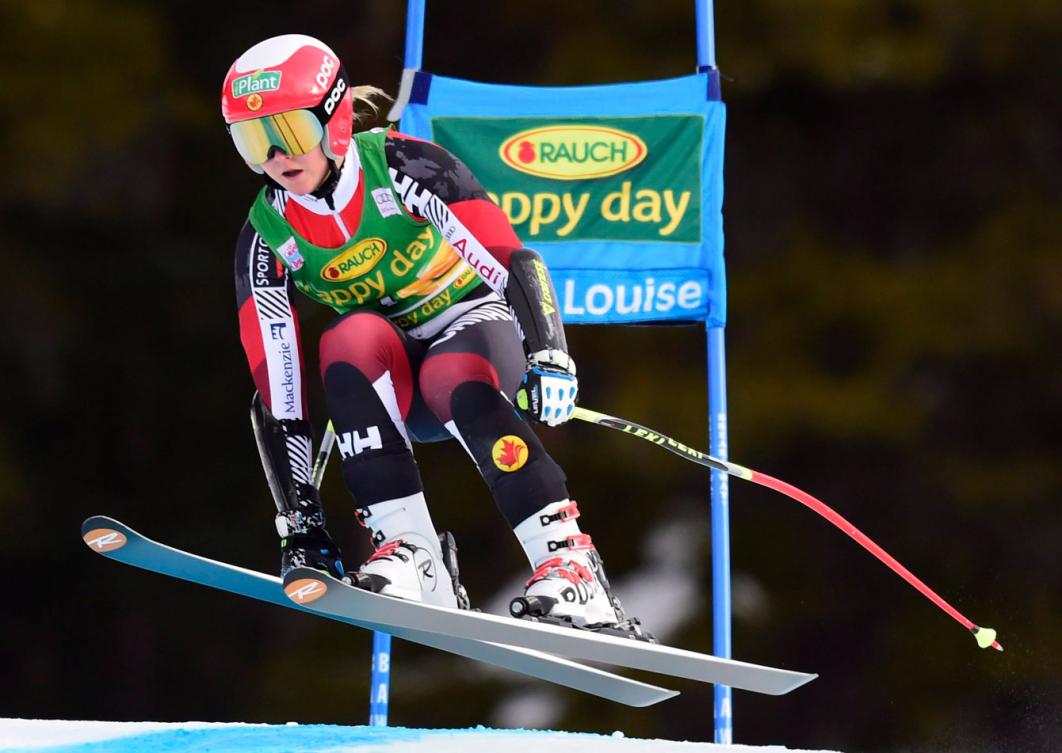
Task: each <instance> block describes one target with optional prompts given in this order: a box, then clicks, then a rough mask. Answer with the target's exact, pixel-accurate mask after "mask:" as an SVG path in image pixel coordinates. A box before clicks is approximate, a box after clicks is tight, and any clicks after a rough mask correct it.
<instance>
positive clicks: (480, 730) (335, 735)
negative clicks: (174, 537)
mask: <svg viewBox="0 0 1062 753" xmlns="http://www.w3.org/2000/svg"><path fill="white" fill-rule="evenodd" d="M532 745H533V746H534V747H535V748H536V749H539V748H542V749H546V750H549V751H550V753H666V752H667V751H676V752H678V753H827V752H825V751H818V752H814V751H790V750H789V749H788V748H783V747H780V746H774V745H771V746H757V747H753V746H748V745H712V744H709V743H690V742H675V741H670V740H640V739H633V738H626V737H624V736H623V733H621V732H615V733H613V734H612V735H590V734H581V733H572V732H549V731H538V730H495V729H488V728H486V727H477V728H475V729H459V730H419V729H407V728H403V727H340V726H332V725H323V724H311V725H299V724H294V723H289V724H286V725H270V724H224V723H213V722H185V723H180V724H168V723H157V722H95V721H60V720H47V719H0V751H3V752H4V753H14V751H33V753H176V752H177V751H182V752H183V751H210V753H236V752H237V751H240V752H243V751H255V753H289V751H294V750H297V751H300V753H383V752H384V751H386V753H421V752H422V751H423V752H427V751H430V752H431V753H494V752H495V751H498V750H511V751H514V752H515V751H522V750H528V749H530V748H531V746H532Z"/></svg>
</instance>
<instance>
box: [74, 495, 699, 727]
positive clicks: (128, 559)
mask: <svg viewBox="0 0 1062 753" xmlns="http://www.w3.org/2000/svg"><path fill="white" fill-rule="evenodd" d="M81 537H82V540H84V542H85V544H87V545H88V547H89V548H90V549H91V550H92V551H94V552H96V553H97V554H101V555H103V556H105V557H108V558H110V559H113V560H117V561H118V562H124V563H126V564H128V565H133V566H135V567H140V568H143V569H144V570H150V571H151V572H155V573H159V574H161V575H168V576H170V577H173V578H180V579H182V580H187V581H190V582H192V583H198V584H200V585H204V586H209V587H211V588H216V589H220V590H222V591H229V592H230V593H235V594H239V595H241V596H246V597H248V598H251V599H257V600H259V601H265V602H268V603H270V604H277V605H279V606H282V607H287V608H292V609H296V610H298V611H302V612H306V613H308V614H315V615H318V616H321V614H322V613H321V612H319V611H317V610H314V609H309V608H307V607H303V606H300V605H298V604H296V603H295V602H293V601H291V600H290V599H288V598H287V597H286V596H285V595H284V591H283V587H282V584H281V580H280V578H277V577H275V576H272V575H266V574H264V573H259V572H256V571H254V570H248V569H246V568H242V567H238V566H236V565H230V564H227V563H224V562H218V561H216V560H211V559H207V558H206V557H201V556H199V555H196V554H191V553H190V552H185V551H182V550H180V549H175V548H174V547H171V546H167V545H165V544H160V543H159V542H157V541H153V540H151V539H149V538H147V537H146V536H143V535H141V534H140V533H137V532H136V531H134V530H133V529H132V528H130V527H129V526H127V525H125V524H123V523H121V522H119V521H117V520H114V519H113V518H108V517H106V516H103V515H96V516H93V517H91V518H88V519H87V520H86V521H85V522H84V523H82V525H81ZM324 616H327V617H330V618H332V619H334V620H337V621H339V622H344V623H347V624H350V625H356V626H357V627H362V628H366V629H368V630H380V631H383V632H386V633H390V634H391V635H394V636H395V637H397V638H401V639H403V640H407V641H411V642H413V643H420V644H423V645H425V646H431V647H432V648H437V649H439V650H442V651H446V652H448V653H451V654H456V655H459V656H464V657H466V658H469V659H475V660H477V661H481V662H485V663H487V664H493V665H495V666H499V667H503V668H505V669H509V670H512V671H514V672H518V673H520V674H524V675H528V676H531V677H536V678H538V679H540V680H545V681H547V682H552V683H554V684H557V685H563V686H565V687H569V688H572V689H573V690H579V691H582V692H584V693H589V694H591V695H596V696H599V697H601V698H605V699H607V700H610V701H615V702H617V703H622V704H625V705H628V706H638V707H643V706H651V705H653V704H655V703H660V702H661V701H665V700H667V699H669V698H673V697H675V696H676V695H678V691H675V690H669V689H667V688H660V687H657V686H655V685H649V684H647V683H643V682H639V681H637V680H632V679H629V678H627V677H621V676H619V675H615V674H612V673H610V672H606V671H604V670H600V669H596V668H594V667H588V666H585V665H583V664H579V663H578V662H574V661H569V660H567V659H562V658H560V657H557V656H551V655H549V654H545V653H542V652H539V651H535V650H533V649H526V648H519V647H514V646H506V645H500V644H498V643H493V642H484V641H479V640H475V639H470V638H467V637H464V636H452V635H444V634H439V633H435V632H431V631H426V630H421V629H417V627H416V626H413V627H398V626H394V625H390V624H384V623H376V622H373V621H372V620H367V619H365V620H363V619H360V618H355V617H348V616H343V615H324Z"/></svg>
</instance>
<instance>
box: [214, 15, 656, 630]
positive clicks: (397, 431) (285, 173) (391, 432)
mask: <svg viewBox="0 0 1062 753" xmlns="http://www.w3.org/2000/svg"><path fill="white" fill-rule="evenodd" d="M375 94H382V92H379V90H376V89H374V88H373V87H351V86H350V83H349V81H348V79H347V75H346V71H345V70H344V68H343V65H342V63H341V62H340V60H339V58H338V57H337V56H336V54H335V53H334V52H333V51H332V50H331V49H330V48H329V47H328V46H326V45H325V44H323V43H322V42H320V41H319V40H317V39H314V38H312V37H308V36H303V35H298V34H288V35H283V36H278V37H273V38H271V39H267V40H265V41H263V42H260V43H259V44H257V45H255V46H254V47H252V48H250V49H249V50H247V51H246V52H245V53H244V54H243V55H241V56H240V57H239V58H237V60H236V61H235V62H234V63H233V64H232V67H231V68H230V69H229V72H228V75H227V76H226V77H225V82H224V85H223V90H222V96H221V109H222V113H223V115H224V118H225V122H226V124H227V128H228V130H229V132H230V134H231V135H232V139H233V141H234V142H235V145H236V149H237V151H238V152H239V154H240V156H241V157H243V159H244V160H245V161H246V162H247V164H248V166H249V167H250V168H251V169H252V170H254V171H255V172H257V173H261V174H263V177H264V179H265V183H266V185H265V187H264V188H263V189H262V190H261V191H260V192H259V194H258V196H257V198H256V199H255V201H254V204H253V205H252V207H251V211H250V215H249V218H248V221H247V222H246V223H245V224H244V227H243V230H242V232H241V233H240V237H239V241H238V243H237V248H236V290H237V303H238V308H239V321H240V334H241V340H242V342H243V346H244V349H245V350H246V353H247V359H248V362H249V364H250V367H251V372H252V374H253V378H254V382H255V385H256V386H257V388H258V392H257V394H256V396H255V400H254V404H253V406H252V416H253V419H254V424H255V434H256V439H257V441H258V446H259V450H260V452H261V454H262V458H263V463H264V465H265V467H266V472H267V477H268V479H269V482H270V488H271V490H272V491H273V496H274V498H275V499H276V502H277V507H278V514H277V517H276V523H277V530H278V533H279V534H280V537H281V553H282V555H281V572H282V574H283V573H284V572H286V571H288V570H290V569H291V568H293V567H296V566H300V565H305V566H309V567H313V568H318V569H322V570H327V571H328V572H329V573H331V574H332V575H334V576H336V577H341V576H343V575H344V572H343V565H342V562H341V560H340V553H339V550H338V549H337V547H336V545H335V543H334V542H333V541H332V538H331V537H330V536H329V534H328V532H327V531H326V529H325V516H324V513H323V511H322V509H321V502H320V498H319V496H318V492H317V489H316V488H315V487H314V485H313V484H312V483H311V468H310V457H311V445H312V436H311V431H310V422H309V421H308V420H307V415H306V389H305V382H304V380H303V379H304V377H303V355H302V348H301V344H300V340H299V330H298V323H297V320H296V313H295V310H294V309H293V307H292V304H291V301H290V298H289V296H290V294H291V288H292V287H294V288H297V289H298V290H300V291H301V292H302V293H303V294H304V295H306V296H308V297H310V298H311V299H313V300H315V301H318V302H320V303H323V304H325V305H326V306H329V307H331V308H332V309H334V310H335V311H336V312H337V313H338V316H337V317H336V318H335V320H334V321H332V322H331V323H330V324H329V325H328V327H327V328H326V329H325V331H324V334H323V335H322V337H321V342H320V371H321V378H322V380H323V382H324V392H325V399H326V402H327V405H328V411H329V414H330V416H331V419H332V423H333V425H334V428H335V432H336V436H337V444H338V446H339V450H340V453H341V455H342V473H343V479H344V482H345V483H346V486H347V488H348V489H349V490H350V493H351V494H352V495H353V496H354V499H355V501H356V505H357V509H356V517H357V519H358V520H359V522H361V523H362V524H363V525H365V526H366V527H367V528H368V529H369V530H370V532H371V534H372V543H373V545H374V547H375V553H374V554H373V555H372V556H371V557H370V558H369V560H368V561H367V562H366V563H365V564H364V565H362V567H361V568H360V570H359V571H358V572H357V573H354V574H348V575H347V576H346V577H347V578H348V580H350V582H352V583H354V584H355V585H358V586H361V587H364V588H370V589H372V590H374V591H378V592H381V593H384V594H389V595H393V596H399V597H403V598H407V599H413V600H418V601H424V602H427V603H431V604H436V605H441V606H447V607H456V606H458V600H459V598H461V597H462V591H461V589H460V588H459V586H458V584H457V583H456V578H454V577H452V575H451V571H450V570H449V568H448V566H449V564H450V552H449V551H448V548H447V547H446V541H447V540H446V539H443V542H442V543H440V538H439V536H438V534H437V533H436V530H435V526H434V524H433V523H432V520H431V516H430V515H429V513H428V507H427V504H426V502H425V498H424V490H423V486H422V484H421V479H420V474H419V472H418V470H417V464H416V462H415V460H414V458H413V453H412V445H413V443H414V442H432V441H438V440H442V439H449V438H451V437H453V438H455V439H457V441H458V442H460V443H461V445H462V447H463V448H464V449H465V451H466V452H467V453H468V454H469V455H470V456H471V457H472V460H473V461H474V462H475V464H476V466H477V467H478V469H479V471H480V473H481V474H482V476H483V478H484V480H485V481H486V483H487V486H488V487H489V488H490V490H491V493H492V494H493V496H494V499H495V502H496V503H497V506H498V508H499V509H500V510H501V513H502V515H504V516H505V519H506V520H507V521H508V522H509V525H510V526H512V528H513V531H514V533H515V534H516V538H517V539H518V540H519V541H520V544H521V545H522V546H523V548H524V551H525V553H526V554H527V558H528V560H530V563H531V567H532V569H533V574H532V576H531V578H530V580H528V582H527V587H526V590H525V597H540V598H538V599H532V600H530V602H531V603H533V604H537V605H538V606H540V607H542V608H544V609H548V615H547V617H550V618H555V619H560V620H564V621H570V622H571V623H572V624H574V625H577V626H580V627H590V628H593V629H609V630H615V629H619V630H625V631H630V632H633V633H635V634H638V635H640V631H639V630H638V628H637V621H634V620H627V619H626V617H625V616H624V614H623V611H622V609H621V607H620V604H619V601H618V600H617V599H616V598H615V597H613V595H612V594H611V592H610V589H609V585H608V581H607V580H606V578H605V573H604V570H603V569H602V565H601V558H600V556H599V555H598V553H597V551H596V549H595V548H594V545H593V543H592V542H591V540H590V537H589V536H587V535H586V534H584V533H582V532H581V531H580V529H579V524H578V522H577V518H579V509H578V507H577V506H576V503H575V502H573V501H572V500H571V499H570V497H569V494H568V489H567V487H566V485H565V476H564V473H563V471H562V470H561V468H560V466H558V465H557V463H556V462H555V461H554V460H553V459H552V458H551V457H550V456H549V455H548V454H547V453H546V451H545V449H544V448H543V446H542V443H541V442H540V441H539V440H538V438H537V437H536V436H535V434H534V432H533V431H532V430H531V428H530V427H529V426H528V425H527V423H525V422H524V421H523V420H521V418H520V417H519V416H518V415H517V412H516V411H515V410H514V407H513V401H514V400H515V401H516V403H517V404H518V405H519V406H520V408H521V409H522V410H523V411H524V412H525V414H526V415H528V416H530V417H531V418H533V419H535V420H536V421H539V422H543V423H546V424H548V425H550V426H556V425H558V424H561V423H564V422H565V421H567V420H568V419H569V418H570V416H571V413H572V410H573V408H574V406H575V401H576V395H577V391H578V385H577V381H576V377H575V363H574V362H573V360H572V359H571V357H570V356H569V355H568V352H567V345H566V343H565V337H564V327H563V325H562V323H561V319H560V315H559V312H558V310H557V303H556V301H557V299H556V295H555V293H554V290H553V285H552V282H551V281H550V277H549V273H548V271H547V270H546V267H545V265H544V264H543V262H542V259H541V258H540V257H539V255H538V254H537V253H535V252H534V251H532V250H530V249H526V248H523V247H522V246H521V243H520V241H519V239H518V238H517V237H516V234H515V232H514V231H513V229H512V227H511V225H510V224H509V222H508V220H507V219H506V217H505V215H504V214H503V213H502V211H501V210H500V209H499V208H498V207H497V206H496V205H495V204H494V203H492V202H491V201H490V200H489V199H488V198H487V195H486V192H485V191H484V190H483V187H482V186H481V185H480V184H479V182H478V181H477V180H476V178H475V177H474V176H473V175H472V173H471V172H470V171H469V170H468V168H467V167H465V165H463V164H462V163H461V162H460V161H459V160H458V159H457V158H456V157H454V156H453V155H451V154H450V153H449V152H447V151H446V150H445V149H443V148H442V147H439V146H437V145H436V144H433V143H430V142H427V141H421V140H417V139H413V138H409V137H406V136H403V135H401V134H399V133H397V132H395V131H384V130H382V129H374V130H370V131H364V132H360V133H352V130H353V120H354V107H353V106H354V102H355V101H361V102H366V103H369V104H370V105H371V102H369V97H370V96H371V95H375ZM525 603H526V602H525ZM462 605H464V604H462Z"/></svg>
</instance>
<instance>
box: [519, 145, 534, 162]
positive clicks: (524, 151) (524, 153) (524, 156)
mask: <svg viewBox="0 0 1062 753" xmlns="http://www.w3.org/2000/svg"><path fill="white" fill-rule="evenodd" d="M516 158H517V159H518V160H520V161H521V162H523V163H524V164H525V165H526V164H529V163H531V162H534V161H535V145H534V144H532V143H531V142H530V141H521V142H520V151H518V152H517V153H516Z"/></svg>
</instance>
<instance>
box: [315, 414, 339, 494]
mask: <svg viewBox="0 0 1062 753" xmlns="http://www.w3.org/2000/svg"><path fill="white" fill-rule="evenodd" d="M335 442H336V431H335V429H334V428H332V422H331V421H329V422H328V426H326V427H325V433H324V436H323V437H321V447H320V448H319V449H318V450H317V457H316V459H314V461H313V472H312V473H311V474H310V480H311V481H312V482H313V485H314V486H316V487H317V488H318V489H320V488H321V481H322V480H324V472H325V467H326V466H327V465H328V458H329V457H330V456H331V455H332V445H334V444H335Z"/></svg>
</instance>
